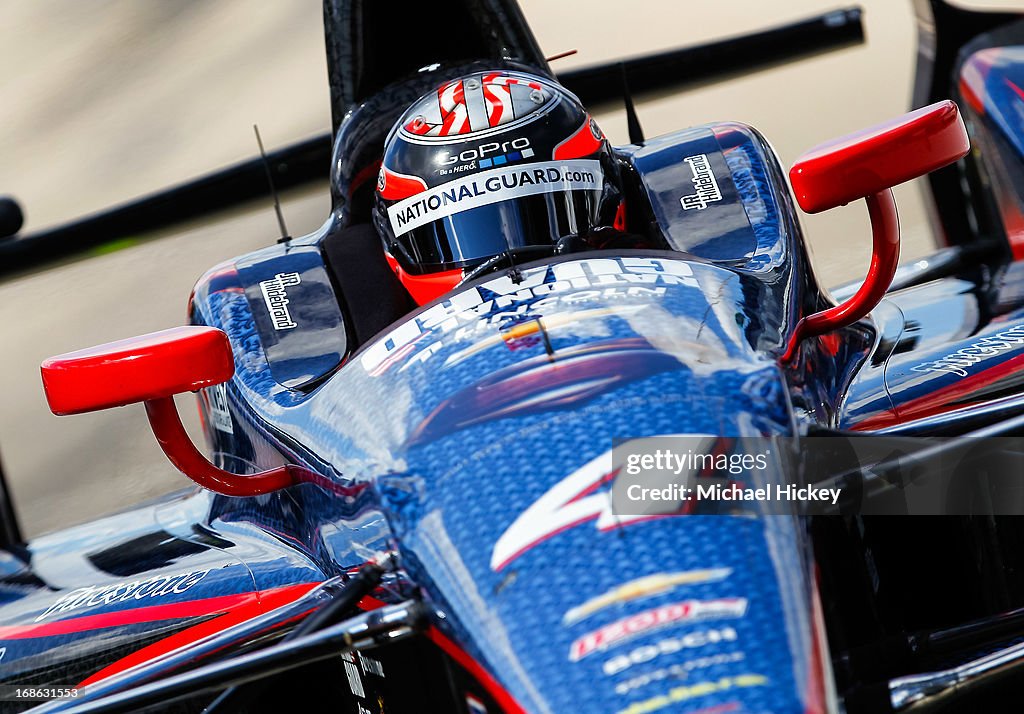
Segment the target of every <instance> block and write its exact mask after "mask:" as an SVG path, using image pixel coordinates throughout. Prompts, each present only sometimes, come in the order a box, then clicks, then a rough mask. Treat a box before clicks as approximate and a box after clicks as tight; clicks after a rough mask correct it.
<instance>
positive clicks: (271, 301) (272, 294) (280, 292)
mask: <svg viewBox="0 0 1024 714" xmlns="http://www.w3.org/2000/svg"><path fill="white" fill-rule="evenodd" d="M300 282H302V278H300V277H299V274H298V273H278V274H277V275H275V276H274V277H273V278H271V279H270V280H264V281H262V282H261V283H260V292H262V293H263V302H265V303H266V304H267V312H269V313H270V319H271V320H272V321H273V323H274V329H275V330H290V329H292V328H293V327H298V325H296V324H295V322H294V321H293V320H292V316H291V313H289V312H288V288H290V287H292V286H294V285H298V284H299V283H300Z"/></svg>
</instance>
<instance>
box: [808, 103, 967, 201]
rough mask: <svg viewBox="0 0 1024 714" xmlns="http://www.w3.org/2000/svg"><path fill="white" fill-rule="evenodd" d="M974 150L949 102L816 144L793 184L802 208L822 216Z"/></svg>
mask: <svg viewBox="0 0 1024 714" xmlns="http://www.w3.org/2000/svg"><path fill="white" fill-rule="evenodd" d="M970 149H971V144H970V141H969V139H968V138H967V130H966V129H965V128H964V122H963V120H962V119H961V118H960V110H959V109H957V106H956V104H955V103H953V102H951V101H949V100H946V101H944V102H938V103H936V104H932V105H931V106H928V107H924V108H923V109H918V110H916V111H912V112H910V113H908V114H904V115H903V116H901V117H897V118H896V119H891V120H889V121H887V122H884V123H882V124H879V125H877V126H874V127H871V128H869V129H864V130H862V131H859V132H856V133H854V134H850V135H848V136H844V137H841V138H838V139H833V140H832V141H828V142H825V143H824V144H821V145H819V146H816V147H815V148H813V149H811V150H810V151H808V152H807V153H805V154H804V155H803V156H801V157H800V158H799V159H797V161H796V163H795V164H793V168H792V169H791V170H790V172H789V180H790V183H792V184H793V193H794V194H795V195H796V200H797V203H799V204H800V208H802V209H803V210H804V211H806V212H807V213H820V212H821V211H827V210H828V209H830V208H835V207H837V206H842V205H845V204H847V203H850V202H851V201H855V200H857V199H859V198H868V197H869V196H873V195H875V194H878V193H882V192H884V191H886V190H888V189H890V188H892V187H893V186H898V185H899V184H901V183H905V182H907V181H910V180H911V179H915V178H918V177H920V176H924V175H925V174H929V173H931V172H932V171H935V170H937V169H941V168H942V167H943V166H948V165H949V164H951V163H953V162H954V161H957V160H958V159H961V158H963V157H964V156H966V155H967V152H968V151H970Z"/></svg>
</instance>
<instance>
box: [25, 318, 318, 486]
mask: <svg viewBox="0 0 1024 714" xmlns="http://www.w3.org/2000/svg"><path fill="white" fill-rule="evenodd" d="M41 371H42V376H43V390H44V391H45V392H46V399H47V402H48V403H49V405H50V410H51V411H52V412H53V413H54V414H58V415H65V414H80V413H82V412H90V411H96V410H98V409H108V408H110V407H119V406H123V405H125V404H133V403H136V402H145V404H146V413H147V415H148V416H149V423H150V426H151V427H152V428H153V434H154V436H156V440H157V441H158V442H159V443H160V447H161V448H162V449H163V451H164V454H166V455H167V458H168V459H170V461H171V463H173V464H174V465H175V466H176V467H177V468H178V470H179V471H181V472H182V473H184V474H185V475H186V476H188V477H189V478H191V479H192V480H193V481H195V482H196V483H198V484H199V485H200V486H203V487H204V488H208V489H210V490H211V491H215V492H217V493H221V494H224V495H227V496H255V495H258V494H261V493H268V492H270V491H276V490H277V489H280V488H285V487H287V486H291V485H292V484H293V483H296V482H298V481H318V480H321V479H318V477H317V475H316V474H314V473H312V472H309V471H307V470H306V469H304V468H302V467H301V466H294V465H285V466H279V467H277V468H275V469H270V470H268V471H263V472H260V473H255V474H249V475H239V474H233V473H230V472H228V471H224V470H223V469H221V468H218V467H217V466H214V465H213V464H211V463H210V462H209V461H208V460H207V459H206V457H205V456H203V455H202V454H201V453H200V452H199V451H198V449H196V447H195V445H194V444H193V443H192V440H191V439H190V438H189V436H188V433H186V431H185V428H184V427H183V426H182V425H181V418H180V417H179V416H178V411H177V409H176V408H175V406H174V395H175V394H182V393H184V392H192V391H196V390H198V389H202V388H203V387H210V386H213V385H215V384H221V383H223V382H226V381H227V380H229V379H231V376H232V375H233V374H234V372H235V363H234V356H233V355H232V352H231V343H230V342H229V341H228V337H227V335H225V334H224V333H223V332H222V331H221V330H218V329H216V328H213V327H198V326H190V327H176V328H174V329H171V330H164V331H162V332H154V333H151V334H148V335H142V336H141V337H135V338H132V339H128V340H121V341H119V342H110V343H108V344H105V345H101V346H99V347H93V348H90V349H86V350H80V351H78V352H70V353H68V354H64V355H60V356H58V357H51V358H49V359H48V360H46V361H44V362H43V364H42V366H41Z"/></svg>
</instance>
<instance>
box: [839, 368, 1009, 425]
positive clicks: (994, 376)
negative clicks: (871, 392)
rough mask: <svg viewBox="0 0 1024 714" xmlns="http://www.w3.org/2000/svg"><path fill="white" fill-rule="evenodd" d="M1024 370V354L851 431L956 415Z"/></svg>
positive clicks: (888, 412)
mask: <svg viewBox="0 0 1024 714" xmlns="http://www.w3.org/2000/svg"><path fill="white" fill-rule="evenodd" d="M1021 366H1024V354H1018V355H1015V356H1013V357H1011V358H1010V359H1008V360H1006V361H1004V362H1000V363H999V364H996V365H993V366H991V367H989V368H988V369H985V370H982V371H980V372H977V373H975V374H972V375H969V376H967V377H962V378H961V379H959V380H958V381H956V382H953V383H952V384H949V385H946V386H945V387H941V388H939V389H936V390H935V391H934V392H931V393H929V394H926V395H924V396H923V397H918V398H916V399H911V400H909V401H907V402H904V403H903V404H900V405H898V406H897V407H896V412H895V413H893V412H891V411H886V412H883V413H881V414H876V415H874V416H870V417H868V418H867V419H865V420H863V421H861V422H858V423H856V424H854V425H853V426H851V427H850V430H851V431H870V430H872V429H881V428H883V427H887V426H893V425H895V424H903V423H905V422H908V421H914V420H917V419H923V418H925V417H930V416H935V415H937V414H943V413H945V412H951V411H956V410H959V409H963V408H965V407H968V406H971V405H973V404H977V403H980V402H984V401H985V397H983V396H979V397H974V398H972V395H973V394H975V393H976V392H978V391H980V390H982V389H984V388H985V387H988V386H991V385H993V384H995V383H996V382H998V381H999V380H1000V379H1002V378H1003V377H1007V376H1009V375H1013V374H1016V373H1017V372H1018V371H1020V368H1021Z"/></svg>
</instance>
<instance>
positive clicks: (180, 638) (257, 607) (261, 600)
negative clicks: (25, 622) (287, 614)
mask: <svg viewBox="0 0 1024 714" xmlns="http://www.w3.org/2000/svg"><path fill="white" fill-rule="evenodd" d="M318 585H320V583H302V584H300V585H287V586H285V587H280V588H273V589H271V590H266V591H264V592H249V593H240V594H239V595H228V596H225V597H219V598H209V599H207V600H194V601H192V602H187V603H181V604H180V605H158V606H156V607H147V608H138V609H136V610H130V611H128V612H126V613H111V614H112V615H118V614H122V615H131V614H133V613H137V612H141V611H150V612H151V613H152V611H155V610H161V611H163V610H164V609H165V608H180V609H179V610H178V614H170V615H164V614H163V612H161V613H160V615H161V616H158V617H149V618H144V619H132V620H131V622H151V621H154V620H162V619H171V618H175V617H194V616H197V615H212V614H219V617H216V618H214V619H212V620H207V621H206V622H202V623H200V624H198V625H196V626H194V627H190V628H188V629H186V630H182V631H181V632H178V633H176V634H174V635H171V636H170V637H166V638H164V639H162V640H160V641H158V642H154V643H153V644H151V645H148V646H146V647H143V648H141V649H138V650H136V651H135V652H132V653H131V654H130V655H128V656H127V657H122V658H121V659H119V660H117V661H116V662H114V663H112V664H110V665H108V666H106V667H104V668H103V669H101V670H99V671H98V672H95V673H94V674H92V675H90V676H89V677H86V678H85V679H83V680H82V681H81V682H79V683H78V685H77V686H79V687H84V686H86V685H89V684H93V683H95V682H98V681H100V680H101V679H106V678H107V677H112V676H113V675H115V674H120V673H121V672H124V671H125V670H127V669H129V668H131V667H134V666H136V665H139V664H143V663H145V662H148V661H150V660H152V659H155V658H156V657H160V656H162V655H165V654H167V653H168V652H172V651H174V650H176V649H178V648H179V647H186V646H188V645H191V644H193V643H195V642H198V641H199V640H201V639H203V638H204V637H209V636H210V635H214V634H217V633H218V632H223V631H224V630H226V629H228V628H229V627H234V626H235V625H238V624H240V623H243V622H245V621H246V620H250V619H252V618H254V617H257V616H259V615H262V614H263V613H265V612H269V611H270V610H273V609H275V608H278V607H281V606H282V605H287V604H288V603H290V602H294V601H295V600H298V599H299V598H301V597H302V596H303V595H305V594H306V593H308V592H309V591H310V590H312V589H313V588H315V587H317V586H318ZM229 600H234V602H231V603H228V602H227V601H229ZM204 605H205V607H204ZM186 610H187V612H186ZM168 611H170V610H168ZM221 613H223V614H221ZM97 617H101V616H97ZM88 619H90V618H87V617H81V618H77V619H76V620H75V622H78V621H81V620H88ZM52 624H55V625H57V624H63V623H52ZM116 624H129V623H128V622H122V623H116ZM106 626H107V627H109V626H110V625H106Z"/></svg>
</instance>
